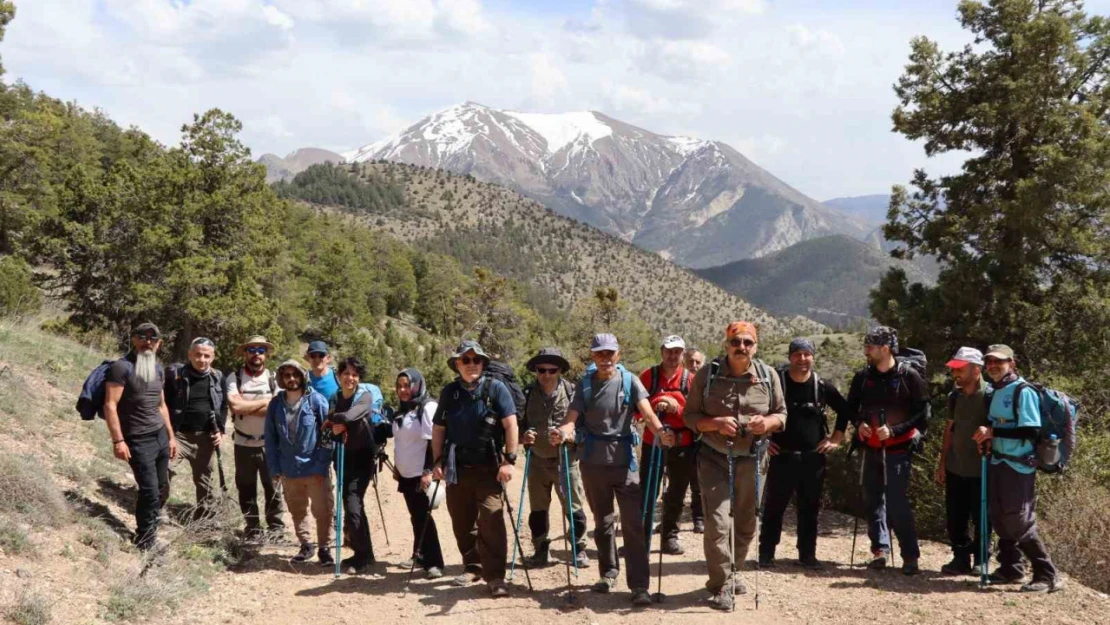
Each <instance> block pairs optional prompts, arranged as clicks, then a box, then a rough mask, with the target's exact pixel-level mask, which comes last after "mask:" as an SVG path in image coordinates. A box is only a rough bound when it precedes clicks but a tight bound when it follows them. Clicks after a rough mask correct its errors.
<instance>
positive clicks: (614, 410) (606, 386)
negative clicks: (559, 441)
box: [570, 371, 649, 466]
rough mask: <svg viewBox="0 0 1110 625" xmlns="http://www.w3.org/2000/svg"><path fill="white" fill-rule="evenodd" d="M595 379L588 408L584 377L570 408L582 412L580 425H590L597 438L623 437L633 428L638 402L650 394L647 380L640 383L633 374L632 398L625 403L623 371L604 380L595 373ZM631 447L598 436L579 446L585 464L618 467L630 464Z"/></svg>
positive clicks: (580, 413)
mask: <svg viewBox="0 0 1110 625" xmlns="http://www.w3.org/2000/svg"><path fill="white" fill-rule="evenodd" d="M626 375H632V374H630V373H629V374H626ZM591 380H592V381H591V384H592V386H593V390H592V391H591V397H590V405H589V408H588V409H587V408H586V405H585V401H584V394H583V390H582V389H583V384H582V380H579V381H578V383H577V384H575V386H574V399H573V400H571V402H570V410H572V411H575V412H577V413H578V421H577V423H578V427H584V428H586V431H587V432H588V433H589V434H592V435H593V436H595V437H597V436H601V437H606V438H608V437H617V436H621V435H623V434H625V433H626V432H628V431H631V427H632V418H633V416H634V415H635V413H636V404H638V403H639V402H640V401H641V400H644V399H647V398H648V397H649V395H648V391H647V389H646V388H644V384H643V382H640V380H639V378H637V377H636V376H634V375H633V376H632V389H631V397H629V398H628V401H627V405H625V402H622V401H621V399H620V394H621V390H622V385H623V384H624V383H623V381H622V380H621V373H620V372H619V371H618V372H617V373H614V374H613V376H612V377H610V378H609V379H608V380H601V379H600V378H598V377H597V374H596V373H595V374H593V376H592V378H591ZM629 449H630V448H629V445H628V444H627V443H626V442H624V441H619V440H613V441H605V440H597V439H594V440H592V441H587V442H586V444H585V445H580V446H579V448H578V450H579V454H580V460H581V461H582V464H586V465H599V464H606V465H618V466H629V464H630V459H629V457H628V454H629Z"/></svg>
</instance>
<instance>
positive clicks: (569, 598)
mask: <svg viewBox="0 0 1110 625" xmlns="http://www.w3.org/2000/svg"><path fill="white" fill-rule="evenodd" d="M558 462H559V482H560V483H559V490H561V491H563V503H564V504H565V506H566V509H567V513H566V514H561V515H559V516H561V517H562V518H563V545H567V541H568V540H569V542H570V544H569V546H568V547H567V552H568V553H570V558H569V559H568V561H567V564H566V567H567V594H566V597H564V598H563V601H564V602H565V606H566V607H567V608H576V607H578V595H576V594H574V586H572V585H571V582H570V566H571V562H573V563H574V577H575V578H577V577H578V540H577V537H576V536H575V535H574V516H573V511H574V507H573V506H572V505H571V493H572V492H574V491H573V490H572V486H571V482H570V451H569V450H568V449H567V444H566V443H565V442H564V443H562V444H561V445H559V461H558ZM564 476H565V477H566V479H565V481H564V479H563V478H564ZM568 519H569V523H570V533H569V534H568V533H567V523H568Z"/></svg>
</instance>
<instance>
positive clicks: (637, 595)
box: [632, 588, 652, 608]
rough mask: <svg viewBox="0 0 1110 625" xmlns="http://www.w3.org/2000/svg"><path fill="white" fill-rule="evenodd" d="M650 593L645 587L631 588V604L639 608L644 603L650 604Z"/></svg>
mask: <svg viewBox="0 0 1110 625" xmlns="http://www.w3.org/2000/svg"><path fill="white" fill-rule="evenodd" d="M651 603H652V602H651V595H650V594H649V593H648V591H647V589H645V588H635V589H633V590H632V605H633V606H635V607H637V608H639V607H643V606H645V605H651Z"/></svg>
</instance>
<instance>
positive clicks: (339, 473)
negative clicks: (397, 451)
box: [335, 434, 396, 579]
mask: <svg viewBox="0 0 1110 625" xmlns="http://www.w3.org/2000/svg"><path fill="white" fill-rule="evenodd" d="M346 439H347V435H346V434H343V435H342V437H341V438H339V439H337V440H336V441H335V578H336V579H339V576H340V575H341V574H342V570H343V565H342V560H343V472H344V468H345V466H346V463H347V453H346V452H347V444H346V442H345V441H346ZM375 461H377V463H378V467H377V470H376V471H374V478H373V479H374V498H375V499H377V502H378V515H379V516H381V519H382V533H383V534H385V544H386V546H387V547H392V546H393V545H392V544H391V543H390V542H389V530H388V529H387V527H388V525H387V524H386V522H385V511H384V510H382V498H381V494H380V492H379V491H378V473H379V472H380V471H381V467H382V464H383V463H384V464H386V465H388V466H389V468H390V470H394V471H395V470H396V469H395V468H394V467H393V465H392V464H391V463H390V462H389V460H388V459H386V458H385V457H384V456H378V457H377V458H375Z"/></svg>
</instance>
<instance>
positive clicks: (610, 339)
mask: <svg viewBox="0 0 1110 625" xmlns="http://www.w3.org/2000/svg"><path fill="white" fill-rule="evenodd" d="M620 348H621V346H620V343H617V337H615V336H613V335H612V334H608V333H605V334H595V335H594V338H593V340H592V341H590V351H591V352H604V351H611V352H616V351H620Z"/></svg>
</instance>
